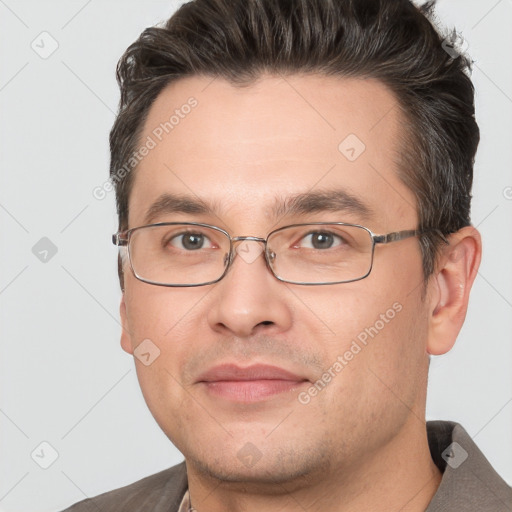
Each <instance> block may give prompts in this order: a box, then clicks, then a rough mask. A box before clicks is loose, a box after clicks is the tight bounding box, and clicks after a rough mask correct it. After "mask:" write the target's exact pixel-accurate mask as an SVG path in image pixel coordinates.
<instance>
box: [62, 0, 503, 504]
mask: <svg viewBox="0 0 512 512" xmlns="http://www.w3.org/2000/svg"><path fill="white" fill-rule="evenodd" d="M431 8H432V6H431V5H428V6H426V7H424V8H422V9H419V8H417V7H415V6H414V5H413V4H412V3H410V2H409V1H408V0H387V1H386V2H383V1H382V2H381V1H378V0H365V1H363V0H361V1H357V2H356V1H354V0H295V1H291V0H288V1H286V0H250V1H247V0H245V1H242V0H195V1H193V2H190V3H188V4H185V5H184V6H182V7H181V8H180V9H179V10H178V11H177V13H176V14H175V15H174V16H173V17H172V18H171V19H170V20H169V21H168V22H167V23H166V24H165V26H163V27H153V28H149V29H147V30H146V31H144V32H143V34H142V35H141V36H140V38H139V39H138V40H137V41H136V42H135V43H134V44H133V45H132V46H131V47H130V48H128V50H127V52H126V53H125V55H124V56H123V58H122V59H121V61H120V63H119V66H118V80H119V83H120V86H121V104H120V111H119V115H118V118H117V119H116V122H115V124H114V127H113V129H112V132H111V139H110V142H111V154H112V160H111V178H112V180H113V182H114V183H115V184H116V193H117V206H118V213H119V231H118V233H116V234H115V235H114V237H113V241H114V243H115V244H116V245H118V246H119V247H120V259H119V275H120V280H121V287H122V290H123V298H122V301H121V308H120V314H121V319H122V324H123V332H122V336H121V344H122V347H123V349H124V350H126V351H127V352H129V353H130V354H134V355H135V356H137V357H136V358H135V363H136V367H137V374H138V378H139V382H140V384H141V388H142V391H143V394H144V397H145V399H146V402H147V404H148V406H149V408H150V410H151V412H152V414H153V416H154V417H155V419H156V421H157V422H158V424H159V425H160V427H161V428H162V430H163V431H164V432H165V433H166V435H167V436H168V437H169V439H170V440H171V441H172V442H173V443H174V444H175V445H176V446H177V447H178V449H179V450H180V451H181V452H182V453H183V455H184V457H185V461H184V462H183V463H181V464H179V465H177V466H175V467H173V468H170V469H168V470H166V471H163V472H161V473H158V474H157V475H153V476H150V477H148V478H146V479H143V480H141V481H139V482H136V483H134V484H132V485H130V486H128V487H125V488H122V489H119V490H116V491H112V492H110V493H106V494H104V495H101V496H99V497H97V498H93V499H89V500H85V501H83V502H81V503H79V504H76V505H74V506H73V507H71V508H70V509H68V510H71V511H86V510H105V511H130V510H133V511H136V510H137V511H139V510H140V511H159V512H162V511H180V512H182V511H185V510H197V511H198V512H205V511H208V512H216V511H226V510H229V511H242V510H244V511H263V510H264V511H271V512H272V511H278V510H279V511H299V510H308V511H319V510H322V511H333V512H334V511H339V512H342V511H349V510H350V511H354V512H355V511H381V510H386V511H388V510H389V511H397V510H401V511H410V512H415V511H425V510H427V511H429V512H433V511H441V510H457V511H461V510H462V511H477V510H478V511H482V510H486V511H487V510H489V511H505V510H510V509H511V507H512V490H511V489H510V488H509V487H508V486H507V485H506V484H505V482H504V481H503V480H501V478H500V477H499V476H498V475H497V474H496V473H495V471H494V470H493V469H492V467H491V466H490V464H489V463H488V462H487V460H486V459H485V457H484V456H483V455H482V453H481V452H480V451H479V450H478V448H477V447H476V445H475V444H474V443H473V441H472V440H471V438H470V437H469V436H468V434H467V433H466V432H465V431H464V429H463V428H462V427H461V426H460V425H458V424H454V423H449V422H442V421H436V422H429V423H428V424H426V422H425V401H426V388H427V376H428V367H429V356H430V355H431V354H435V355H439V354H443V353H446V352H447V351H449V350H450V349H451V348H452V346H453V344H454V342H455V339H456V337H457V334H458V333H459V331H460V329H461V326H462V324H463V321H464V318H465V314H466V310H467V304H468V299H469V293H470V289H471V286H472V284H473V281H474V278H475V276H476V273H477V270H478V266H479V263H480V256H481V240H480V235H479V233H478V231H477V230H476V229H475V228H474V227H472V226H471V224H470V219H469V211H470V198H471V195H470V193H471V184H472V168H473V161H474V156H475V152H476V148H477V145H478V140H479V131H478V127H477V124H476V122H475V119H474V103H473V86H472V84H471V81H470V79H469V78H468V76H467V74H466V71H467V68H468V66H469V61H468V60H467V59H466V58H465V57H464V56H462V55H459V56H457V55H454V54H453V51H452V52H448V51H446V49H445V48H443V44H442V42H443V40H442V37H441V36H440V35H439V34H438V32H437V31H436V30H435V29H434V27H433V26H432V24H431V23H430V21H429V17H430V16H431Z"/></svg>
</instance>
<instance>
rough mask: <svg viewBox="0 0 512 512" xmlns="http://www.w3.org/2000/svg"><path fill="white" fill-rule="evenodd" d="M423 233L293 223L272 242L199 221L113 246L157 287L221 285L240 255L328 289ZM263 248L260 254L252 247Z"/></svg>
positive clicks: (144, 231) (155, 227)
mask: <svg viewBox="0 0 512 512" xmlns="http://www.w3.org/2000/svg"><path fill="white" fill-rule="evenodd" d="M422 233H423V232H422V231H418V230H408V231H397V232H393V233H388V234H387V235H376V234H374V233H372V231H370V230H369V229H368V228H365V227H364V226H360V225H358V224H347V223H345V222H313V223H309V224H293V225H291V226H285V227H282V228H279V229H276V230H274V231H272V232H271V233H270V234H269V235H268V236H267V238H266V239H265V238H259V237H255V236H235V237H231V236H230V235H229V233H228V232H227V231H225V230H223V229H221V228H219V227H217V226H211V225H209V224H201V223H197V222H183V223H178V222H164V223H158V224H149V225H147V226H140V227H136V228H132V229H128V230H126V231H122V232H118V233H115V234H114V235H112V242H113V243H114V245H117V246H119V247H127V248H128V258H129V261H130V267H131V269H132V272H133V274H134V276H135V277H136V278H137V279H139V280H140V281H143V282H145V283H149V284H154V285H157V286H204V285H207V284H213V283H216V282H218V281H220V280H221V279H222V278H223V277H224V276H225V275H226V273H227V272H228V269H229V267H230V265H231V263H232V262H233V259H234V257H235V252H236V253H237V254H238V255H239V256H240V257H242V259H244V260H245V261H246V262H247V263H252V261H254V260H255V259H256V258H257V257H259V255H260V253H261V252H263V253H264V255H265V261H266V265H267V267H268V269H269V270H270V271H271V272H272V274H273V275H274V276H275V277H276V278H277V279H279V280H280V281H283V282H285V283H292V284H301V285H327V284H341V283H349V282H352V281H358V280H360V279H364V278H365V277H367V276H368V275H369V274H370V272H371V270H372V266H373V255H374V252H375V245H376V244H388V243H391V242H398V241H399V240H405V239H406V238H410V237H414V236H418V235H421V234H422ZM244 241H254V242H258V243H261V244H263V250H262V249H261V246H260V248H259V249H258V252H255V250H254V248H253V249H252V250H251V248H250V246H249V244H243V245H238V244H239V242H244Z"/></svg>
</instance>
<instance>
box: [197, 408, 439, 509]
mask: <svg viewBox="0 0 512 512" xmlns="http://www.w3.org/2000/svg"><path fill="white" fill-rule="evenodd" d="M187 474H188V482H189V492H190V499H191V504H192V506H193V507H194V509H195V510H196V511H197V512H222V511H225V510H231V511H233V512H238V511H242V510H243V511H244V512H259V511H261V510H265V511H268V512H277V511H279V512H292V511H293V512H295V511H301V510H308V512H320V511H322V512H346V511H349V510H350V512H363V511H365V512H366V511H368V510H379V511H382V512H386V511H390V512H391V511H396V510H400V511H401V512H424V511H425V509H426V508H427V506H428V504H429V503H430V501H431V500H432V497H433V496H434V494H435V492H436V490H437V488H438V486H439V484H440V482H441V477H442V475H441V472H440V471H439V469H438V468H437V466H436V465H435V464H434V462H433V460H432V458H431V456H430V450H429V447H428V440H427V434H426V427H425V424H424V423H422V422H421V421H420V420H419V419H418V418H417V417H415V416H414V415H411V417H410V418H409V420H408V421H407V423H406V424H405V425H404V427H403V428H402V430H401V431H400V432H399V433H398V434H397V435H396V436H395V437H393V438H392V439H391V440H390V441H389V442H388V443H387V444H386V445H384V446H382V447H381V449H380V450H379V451H378V452H375V453H372V454H371V455H369V456H367V457H366V458H365V459H364V460H361V461H360V462H358V463H357V464H351V465H350V466H349V467H346V466H343V464H340V465H338V466H336V467H332V468H331V469H330V471H328V472H324V473H323V474H321V475H308V476H306V477H302V478H300V479H295V480H293V481H290V482H286V483H283V484H274V485H273V486H272V488H269V487H268V485H266V486H262V485H259V484H258V483H254V482H223V481H219V480H217V479H214V478H212V477H211V476H209V475H206V474H205V473H204V472H202V471H201V470H200V469H199V468H198V467H197V466H196V465H195V464H193V463H191V462H190V461H188V460H187ZM299 480H300V481H299Z"/></svg>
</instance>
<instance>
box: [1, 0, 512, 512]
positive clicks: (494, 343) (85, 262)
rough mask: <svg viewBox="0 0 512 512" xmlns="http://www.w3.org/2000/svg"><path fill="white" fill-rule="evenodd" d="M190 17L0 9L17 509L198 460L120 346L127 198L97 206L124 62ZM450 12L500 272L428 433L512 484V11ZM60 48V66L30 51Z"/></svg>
mask: <svg viewBox="0 0 512 512" xmlns="http://www.w3.org/2000/svg"><path fill="white" fill-rule="evenodd" d="M179 3H181V2H172V1H169V0H167V1H151V2H149V1H146V2H142V1H140V0H139V1H126V0H124V1H121V0H117V1H116V0H112V1H103V2H100V1H99V0H89V1H85V0H72V1H71V0H67V1H64V0H60V1H46V2H41V1H24V0H0V38H1V41H0V112H1V116H0V141H1V142H0V166H1V184H0V225H1V229H2V244H1V245H0V251H1V252H0V261H1V262H2V265H1V267H0V268H1V272H0V315H1V316H0V327H1V338H0V339H1V349H2V351H1V357H0V381H1V382H0V432H1V437H0V449H1V458H0V461H1V462H0V510H1V511H24V512H26V511H34V512H37V511H40V512H43V511H52V510H58V509H60V508H63V507H64V506H66V505H69V504H70V503H72V502H75V501H78V500H81V499H83V498H85V497H86V496H92V495H96V494H98V493H100V492H103V491H106V490H109V489H112V488H115V487H119V486H121V485H125V484H128V483H130V482H132V481H135V480H137V479H139V478H141V477H143V476H146V475H149V474H151V473H154V472H156V471H159V470H160V469H163V468H165V467H168V466H170V465H173V464H175V463H177V462H179V461H181V460H182V456H181V454H180V453H179V452H178V450H177V449H176V448H174V447H173V446H172V444H171V443H170V442H169V441H168V440H167V438H166V437H165V436H164V435H163V433H162V432H161V431H160V429H159V428H158V426H157V425H156V423H155V422H154V420H153V419H152V417H151V415H150V413H149V412H148V410H147V408H146V405H145V403H144V401H143V398H142V395H141V392H140V390H139V387H138V383H137V380H136V375H135V370H134V363H133V361H132V359H131V357H130V356H128V355H127V354H125V353H124V352H123V351H122V350H121V348H120V345H119V334H120V325H119V322H118V304H119V300H120V291H119V286H118V282H117V276H116V250H115V248H114V246H113V245H112V244H111V243H110V240H109V238H110V234H111V233H112V232H114V231H115V230H116V227H117V224H116V215H115V209H114V195H113V193H110V194H108V195H107V197H106V198H105V199H104V200H102V201H99V200H97V199H95V198H94V197H93V195H92V190H93V189H94V187H96V186H99V185H101V184H102V183H103V182H104V181H105V180H106V179H107V177H108V158H109V153H108V132H109V129H110V127H111V125H112V123H113V120H114V115H115V111H116V109H117V102H118V89H117V85H116V83H115V79H114V69H115V65H116V62H117V60H118V58H119V57H120V56H121V54H122V53H123V51H124V50H125V48H126V47H127V46H128V45H129V44H130V43H131V42H132V41H133V40H134V39H135V38H136V37H137V36H138V34H139V33H140V32H141V31H142V30H143V29H144V28H145V27H147V26H150V25H153V24H155V23H157V22H159V21H161V20H163V19H165V18H167V17H168V16H170V15H171V14H172V12H173V11H174V10H175V8H176V6H177V5H178V4H179ZM438 13H439V18H440V20H442V21H443V23H445V24H447V25H448V26H453V25H455V26H456V27H457V29H458V30H459V31H460V32H462V34H463V36H464V38H465V40H466V41H467V42H468V44H469V50H470V53H471V55H472V57H473V59H474V60H475V61H476V63H475V67H474V72H473V78H474V83H475V85H476V89H477V117H478V121H479V124H480V127H481V131H482V141H481V145H480V148H479V152H478V158H477V162H476V169H475V187H474V196H475V198H474V203H473V222H474V224H475V225H476V226H478V228H479V229H480V230H481V232H482V235H483V240H484V257H483V263H482V266H481V269H480V273H479V275H478V277H477V279H476V283H475V286H474V290H473V294H472V299H471V302H470V307H469V313H468V318H467V320H466V323H465V326H464V328H463V330H462V332H461V334H460V337H459V339H458V342H457V344H456V346H455V348H454V349H453V350H452V351H451V352H450V353H449V354H447V355H446V356H439V357H434V358H433V359H432V365H431V374H430V382H429V393H430V394H429V399H428V408H427V412H428V418H427V419H450V420H455V421H458V422H460V423H462V425H463V426H464V427H465V428H466V430H467V431H468V432H469V434H470V435H471V436H472V437H473V438H474V439H475V441H476V442H477V444H478V445H479V446H480V448H481V449H482V451H483V452H484V454H485V455H486V456H487V457H488V458H489V460H490V461H491V463H492V464H493V465H494V467H495V468H496V470H497V471H498V472H499V473H500V474H501V475H502V476H503V477H504V478H505V479H506V480H507V481H508V482H509V483H512V436H511V435H510V433H511V432H512V386H511V384H512V377H511V372H510V363H511V360H512V357H511V356H512V344H511V327H512V325H511V324H512V314H511V313H512V267H511V264H510V261H511V255H512V237H511V234H512V229H511V228H512V172H511V164H512V149H511V147H512V143H511V135H512V126H511V124H512V67H511V66H510V50H511V49H512V32H511V31H510V26H511V25H512V2H511V0H500V1H494V0H492V1H487V0H486V1H482V0H472V1H468V0H445V1H441V2H440V3H439V8H438ZM43 31H47V32H48V33H49V34H50V35H51V36H45V35H43V36H40V34H41V32H43ZM54 40H55V41H57V43H58V49H57V50H56V51H55V52H54V53H53V54H52V55H50V56H49V57H47V58H42V57H41V56H40V55H39V54H38V53H36V51H35V50H34V49H33V48H32V47H31V44H32V42H33V41H35V42H34V43H33V45H34V46H35V47H36V48H37V50H38V51H39V52H40V53H41V52H44V51H46V52H48V51H49V50H50V49H51V45H52V44H55V43H53V41H54ZM43 237H47V238H48V239H49V240H51V243H52V244H53V245H54V246H55V248H56V250H57V252H56V253H55V254H52V248H51V247H50V246H49V244H48V241H42V242H41V241H40V240H41V238H43ZM38 243H39V244H40V245H36V244H38ZM34 246H36V249H37V250H34V252H35V253H36V254H34V252H33V247H34ZM44 250H48V251H49V252H48V254H47V255H46V260H47V261H46V262H44V261H41V260H40V259H39V258H41V257H43V256H44V255H45V253H44V252H43V253H41V252H40V251H44ZM43 441H45V442H47V443H49V444H50V445H51V447H53V448H49V447H48V446H45V445H43V446H41V445H40V443H41V442H43ZM52 450H55V453H54V452H53V451H52ZM31 454H32V456H31ZM56 454H58V458H57V459H56V460H55V461H54V462H53V464H51V465H50V466H49V467H48V469H43V468H42V467H40V465H48V464H49V463H51V462H52V460H53V458H54V457H55V455H56ZM52 457H53V458H52Z"/></svg>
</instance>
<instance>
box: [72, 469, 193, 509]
mask: <svg viewBox="0 0 512 512" xmlns="http://www.w3.org/2000/svg"><path fill="white" fill-rule="evenodd" d="M187 486H188V485H187V471H186V466H185V462H184V461H183V462H181V463H180V464H178V465H176V466H173V467H171V468H169V469H165V470H164V471H160V472H159V473H156V474H154V475H151V476H148V477H146V478H143V479H142V480H138V481H137V482H134V483H133V484H130V485H127V486H125V487H121V488H119V489H115V490H113V491H109V492H106V493H104V494H100V495H99V496H96V497H94V498H88V499H86V500H83V501H80V502H78V503H76V504H75V505H72V506H71V507H69V508H67V509H66V510H64V511H62V512H98V510H105V511H107V510H108V511H109V512H121V511H122V512H130V511H140V510H144V511H147V512H174V511H177V510H178V506H179V504H180V502H181V499H182V497H183V495H184V493H185V491H186V490H187Z"/></svg>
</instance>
